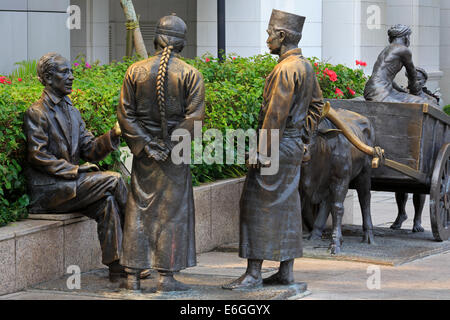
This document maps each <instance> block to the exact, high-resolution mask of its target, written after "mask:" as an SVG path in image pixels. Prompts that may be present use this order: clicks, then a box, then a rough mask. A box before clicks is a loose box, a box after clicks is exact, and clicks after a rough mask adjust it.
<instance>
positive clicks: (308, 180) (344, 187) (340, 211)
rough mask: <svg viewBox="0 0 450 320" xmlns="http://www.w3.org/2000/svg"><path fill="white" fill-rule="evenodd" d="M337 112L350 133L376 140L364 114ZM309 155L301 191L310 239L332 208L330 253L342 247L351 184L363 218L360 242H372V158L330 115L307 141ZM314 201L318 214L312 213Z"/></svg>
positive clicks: (366, 141)
mask: <svg viewBox="0 0 450 320" xmlns="http://www.w3.org/2000/svg"><path fill="white" fill-rule="evenodd" d="M336 115H338V116H339V118H340V119H341V121H343V122H345V123H346V124H347V126H348V128H350V130H351V134H353V135H355V136H356V137H358V138H359V139H360V140H361V142H362V143H364V144H365V145H368V146H373V145H374V144H375V130H374V128H373V126H372V123H371V122H370V120H369V119H368V118H367V117H364V116H362V115H360V114H358V113H355V112H352V111H349V110H345V109H336ZM309 153H310V155H311V159H310V160H309V161H308V162H304V163H303V164H302V176H301V179H300V191H301V197H302V210H303V212H302V213H303V219H304V221H305V225H306V227H307V228H308V229H309V230H312V232H311V234H310V236H309V239H320V238H321V237H322V231H323V229H324V228H325V225H326V221H327V218H328V215H329V213H330V211H331V216H332V219H333V220H332V221H333V233H332V241H331V244H330V251H331V254H338V253H339V252H340V251H341V245H342V242H343V238H342V231H341V226H342V217H343V215H344V214H345V213H344V201H345V197H346V196H347V192H348V189H349V186H350V184H352V185H353V187H354V188H355V189H356V190H357V192H358V199H359V204H360V207H361V214H362V218H363V232H364V235H363V240H362V241H363V242H367V243H369V244H374V237H373V225H372V217H371V213H370V196H371V194H370V187H371V178H370V177H371V173H372V159H371V157H370V156H369V155H367V154H365V153H363V152H361V151H359V150H358V149H357V148H356V147H355V146H354V145H353V144H352V143H351V142H350V141H349V140H348V139H347V138H346V137H345V136H344V134H342V133H341V132H340V131H338V130H336V125H334V124H333V122H332V121H330V119H324V120H322V122H321V123H320V125H319V129H318V134H317V135H316V136H313V137H312V138H311V141H310V144H309ZM314 205H316V206H318V214H317V215H315V214H313V210H312V209H313V207H314Z"/></svg>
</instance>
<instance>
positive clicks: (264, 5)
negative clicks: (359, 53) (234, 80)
mask: <svg viewBox="0 0 450 320" xmlns="http://www.w3.org/2000/svg"><path fill="white" fill-rule="evenodd" d="M272 9H278V10H282V11H288V12H292V13H296V14H299V15H303V16H306V17H307V20H306V23H305V27H304V31H303V35H304V36H303V39H302V41H301V42H300V47H301V48H303V53H304V54H305V55H306V56H317V57H319V58H321V57H322V50H321V43H322V1H321V0H319V1H308V0H296V1H286V0H283V1H280V0H247V1H239V0H227V1H226V45H227V54H232V53H235V54H237V55H240V56H252V55H255V54H260V53H268V49H267V45H266V40H267V33H266V30H267V26H268V23H269V19H270V15H271V12H272ZM197 20H198V29H197V39H198V47H197V55H199V56H200V55H202V54H204V53H207V52H209V53H211V54H213V55H217V1H212V0H198V4H197Z"/></svg>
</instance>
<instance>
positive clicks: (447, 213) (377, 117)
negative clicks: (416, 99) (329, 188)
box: [328, 100, 450, 241]
mask: <svg viewBox="0 0 450 320" xmlns="http://www.w3.org/2000/svg"><path fill="white" fill-rule="evenodd" d="M328 101H329V102H330V104H331V107H332V108H334V109H336V108H342V109H347V110H350V111H354V112H357V113H359V114H361V115H364V116H366V117H368V118H369V119H370V120H371V122H372V124H373V126H374V128H375V135H376V143H375V145H376V146H380V147H381V148H382V149H384V156H385V160H384V163H383V164H382V165H381V166H380V167H379V168H378V169H374V170H373V171H372V190H377V191H392V192H405V193H422V194H429V195H430V216H431V227H432V231H433V236H434V238H435V239H436V240H438V241H445V240H448V239H449V237H450V117H449V116H448V115H447V114H445V113H444V112H442V111H441V110H439V109H436V108H434V107H432V106H429V105H427V104H411V103H388V102H369V101H357V100H328Z"/></svg>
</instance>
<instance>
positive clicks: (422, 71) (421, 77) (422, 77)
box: [416, 67, 428, 88]
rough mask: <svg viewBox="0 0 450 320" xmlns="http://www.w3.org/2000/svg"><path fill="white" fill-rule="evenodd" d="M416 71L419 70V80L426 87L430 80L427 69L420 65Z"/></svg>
mask: <svg viewBox="0 0 450 320" xmlns="http://www.w3.org/2000/svg"><path fill="white" fill-rule="evenodd" d="M416 71H417V82H418V83H419V84H420V86H421V87H422V88H423V87H425V84H426V83H427V81H428V73H427V72H426V71H425V69H422V68H419V67H417V68H416Z"/></svg>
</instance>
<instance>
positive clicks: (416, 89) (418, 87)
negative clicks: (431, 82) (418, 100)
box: [408, 82, 422, 96]
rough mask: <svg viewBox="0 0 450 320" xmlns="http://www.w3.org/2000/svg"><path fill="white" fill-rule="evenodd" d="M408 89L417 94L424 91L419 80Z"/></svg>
mask: <svg viewBox="0 0 450 320" xmlns="http://www.w3.org/2000/svg"><path fill="white" fill-rule="evenodd" d="M408 89H409V92H410V93H411V94H414V95H416V96H418V95H420V93H421V92H422V86H421V85H420V84H419V83H418V82H415V83H414V84H412V85H409V86H408Z"/></svg>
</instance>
